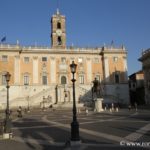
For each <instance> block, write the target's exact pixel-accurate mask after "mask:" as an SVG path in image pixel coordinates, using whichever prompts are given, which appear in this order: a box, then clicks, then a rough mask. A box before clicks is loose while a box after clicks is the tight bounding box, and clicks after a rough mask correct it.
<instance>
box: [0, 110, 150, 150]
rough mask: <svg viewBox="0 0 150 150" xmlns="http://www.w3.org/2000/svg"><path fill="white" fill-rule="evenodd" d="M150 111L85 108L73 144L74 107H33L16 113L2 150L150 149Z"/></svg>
mask: <svg viewBox="0 0 150 150" xmlns="http://www.w3.org/2000/svg"><path fill="white" fill-rule="evenodd" d="M149 114H150V111H149V110H138V112H135V110H132V111H130V112H129V111H128V110H127V109H122V110H119V112H109V111H104V112H101V113H94V112H92V111H89V113H88V115H87V114H86V113H85V111H81V113H80V114H78V116H77V117H78V122H79V124H80V138H81V145H80V146H70V144H69V141H70V130H71V129H70V123H71V122H72V110H71V109H70V110H67V109H59V110H55V111H53V110H52V109H48V110H46V111H42V110H38V109H36V110H31V112H30V113H26V114H24V115H23V117H22V118H16V117H15V115H14V116H13V127H12V131H13V135H14V137H13V138H12V139H10V140H2V139H1V140H0V150H4V149H7V150H48V149H51V150H53V149H54V150H57V149H58V150H70V149H75V150H78V149H79V150H93V149H94V150H99V149H103V150H105V149H106V150H107V149H108V150H109V149H114V150H116V149H118V150H120V149H121V150H126V149H139V150H140V149H141V148H142V149H150V117H149Z"/></svg>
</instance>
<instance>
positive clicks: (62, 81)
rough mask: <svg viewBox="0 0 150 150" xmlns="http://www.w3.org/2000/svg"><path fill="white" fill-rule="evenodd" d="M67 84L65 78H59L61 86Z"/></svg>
mask: <svg viewBox="0 0 150 150" xmlns="http://www.w3.org/2000/svg"><path fill="white" fill-rule="evenodd" d="M66 83H67V79H66V77H65V76H62V77H61V84H66Z"/></svg>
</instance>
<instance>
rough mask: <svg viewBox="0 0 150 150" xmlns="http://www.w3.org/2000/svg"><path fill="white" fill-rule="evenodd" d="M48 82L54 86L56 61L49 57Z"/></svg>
mask: <svg viewBox="0 0 150 150" xmlns="http://www.w3.org/2000/svg"><path fill="white" fill-rule="evenodd" d="M50 82H51V83H52V84H56V59H55V58H54V57H51V61H50Z"/></svg>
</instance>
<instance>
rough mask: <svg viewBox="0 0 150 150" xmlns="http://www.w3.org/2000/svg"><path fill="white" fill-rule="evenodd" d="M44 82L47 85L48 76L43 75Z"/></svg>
mask: <svg viewBox="0 0 150 150" xmlns="http://www.w3.org/2000/svg"><path fill="white" fill-rule="evenodd" d="M42 84H43V85H47V76H42Z"/></svg>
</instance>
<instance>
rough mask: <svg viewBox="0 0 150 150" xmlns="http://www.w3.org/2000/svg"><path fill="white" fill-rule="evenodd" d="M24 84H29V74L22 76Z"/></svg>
mask: <svg viewBox="0 0 150 150" xmlns="http://www.w3.org/2000/svg"><path fill="white" fill-rule="evenodd" d="M24 85H29V76H28V75H25V76H24Z"/></svg>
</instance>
